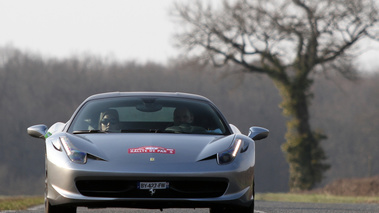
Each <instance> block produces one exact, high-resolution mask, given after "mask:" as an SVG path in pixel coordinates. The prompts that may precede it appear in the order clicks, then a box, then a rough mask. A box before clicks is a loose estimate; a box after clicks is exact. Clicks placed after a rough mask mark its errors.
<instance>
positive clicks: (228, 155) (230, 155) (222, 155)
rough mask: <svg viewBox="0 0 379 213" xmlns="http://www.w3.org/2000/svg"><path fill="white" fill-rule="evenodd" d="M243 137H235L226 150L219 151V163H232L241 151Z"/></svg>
mask: <svg viewBox="0 0 379 213" xmlns="http://www.w3.org/2000/svg"><path fill="white" fill-rule="evenodd" d="M242 142H243V140H242V139H235V140H234V142H233V144H232V145H231V146H230V147H229V148H228V149H227V150H225V151H223V152H219V153H217V163H218V164H228V163H231V162H232V161H233V160H234V159H235V158H236V156H237V154H238V152H239V151H240V148H241V145H242Z"/></svg>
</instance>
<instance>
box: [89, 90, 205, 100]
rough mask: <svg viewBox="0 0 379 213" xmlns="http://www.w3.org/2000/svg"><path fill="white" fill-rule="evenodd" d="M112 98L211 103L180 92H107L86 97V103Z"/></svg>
mask: <svg viewBox="0 0 379 213" xmlns="http://www.w3.org/2000/svg"><path fill="white" fill-rule="evenodd" d="M114 97H176V98H190V99H197V100H202V101H207V102H211V101H210V100H209V99H208V98H206V97H204V96H201V95H196V94H190V93H182V92H107V93H99V94H95V95H92V96H90V97H88V98H87V99H86V100H85V102H86V101H89V100H95V99H103V98H114Z"/></svg>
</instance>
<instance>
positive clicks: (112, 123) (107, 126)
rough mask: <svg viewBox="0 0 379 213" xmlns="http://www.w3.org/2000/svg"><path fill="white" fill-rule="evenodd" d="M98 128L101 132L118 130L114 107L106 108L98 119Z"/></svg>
mask: <svg viewBox="0 0 379 213" xmlns="http://www.w3.org/2000/svg"><path fill="white" fill-rule="evenodd" d="M100 130H101V131H103V132H120V131H121V130H120V123H119V119H118V112H117V110H115V109H108V110H107V111H105V112H104V113H103V115H102V118H101V120H100Z"/></svg>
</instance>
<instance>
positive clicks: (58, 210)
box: [45, 199, 76, 213]
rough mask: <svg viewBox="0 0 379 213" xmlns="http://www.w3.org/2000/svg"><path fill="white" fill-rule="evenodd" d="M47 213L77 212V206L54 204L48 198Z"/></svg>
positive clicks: (46, 202)
mask: <svg viewBox="0 0 379 213" xmlns="http://www.w3.org/2000/svg"><path fill="white" fill-rule="evenodd" d="M45 213H76V207H63V206H52V205H51V204H50V203H49V201H48V200H47V199H46V200H45Z"/></svg>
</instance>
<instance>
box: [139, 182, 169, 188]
mask: <svg viewBox="0 0 379 213" xmlns="http://www.w3.org/2000/svg"><path fill="white" fill-rule="evenodd" d="M169 185H170V184H169V183H168V182H139V183H138V188H139V189H168V187H169Z"/></svg>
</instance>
